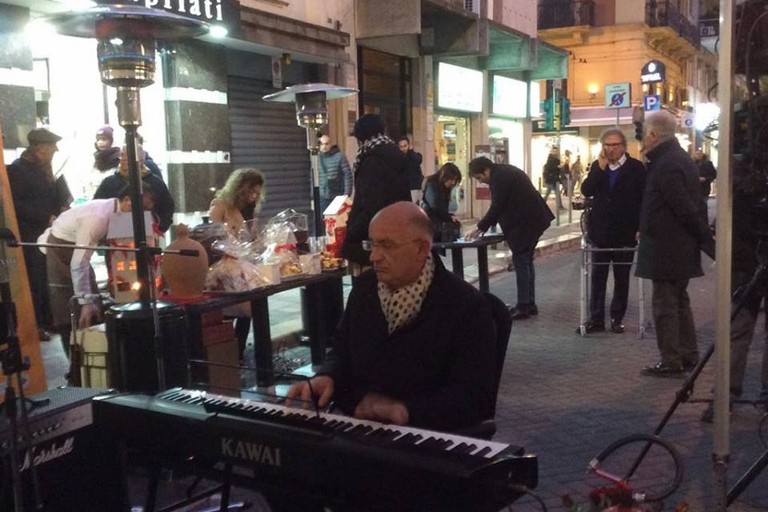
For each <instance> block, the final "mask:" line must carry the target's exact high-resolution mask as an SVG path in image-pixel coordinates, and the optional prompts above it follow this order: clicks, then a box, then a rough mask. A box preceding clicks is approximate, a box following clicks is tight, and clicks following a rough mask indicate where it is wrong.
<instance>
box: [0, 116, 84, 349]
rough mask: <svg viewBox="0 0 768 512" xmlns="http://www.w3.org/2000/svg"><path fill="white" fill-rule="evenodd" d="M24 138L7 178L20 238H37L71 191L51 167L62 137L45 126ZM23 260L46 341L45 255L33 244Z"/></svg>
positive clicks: (66, 202)
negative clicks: (25, 146)
mask: <svg viewBox="0 0 768 512" xmlns="http://www.w3.org/2000/svg"><path fill="white" fill-rule="evenodd" d="M27 140H28V141H29V147H28V148H27V149H25V150H24V152H23V153H22V154H21V157H19V158H17V159H16V160H15V161H14V162H13V163H12V164H11V165H9V166H8V181H9V183H10V186H11V196H12V197H13V205H14V208H15V210H16V219H17V221H18V224H19V236H20V239H21V241H22V242H37V238H38V237H39V236H40V235H41V234H42V233H43V231H45V230H46V228H48V226H50V225H51V223H52V222H53V220H54V219H55V218H56V217H57V216H58V215H59V214H60V213H61V212H63V211H64V210H66V209H68V208H69V203H70V202H71V201H72V195H71V194H70V192H69V187H68V186H67V181H66V179H65V178H64V177H63V176H59V177H58V178H56V177H55V176H54V174H53V168H52V167H51V162H52V160H53V155H54V153H56V151H58V149H59V148H58V146H57V145H56V143H57V142H58V141H60V140H61V137H59V136H58V135H56V134H55V133H53V132H51V131H49V130H47V129H45V128H35V129H34V130H31V131H30V132H29V133H28V134H27ZM24 261H25V262H26V264H27V275H28V276H29V287H30V290H31V292H32V301H33V303H34V305H35V315H36V316H37V325H38V328H39V330H40V337H41V339H42V340H45V341H47V340H49V339H50V335H49V334H48V333H47V332H46V331H45V330H46V329H48V328H49V327H50V323H51V311H50V303H49V299H48V280H47V278H46V266H45V256H44V255H43V253H41V252H40V250H38V249H37V248H36V247H24Z"/></svg>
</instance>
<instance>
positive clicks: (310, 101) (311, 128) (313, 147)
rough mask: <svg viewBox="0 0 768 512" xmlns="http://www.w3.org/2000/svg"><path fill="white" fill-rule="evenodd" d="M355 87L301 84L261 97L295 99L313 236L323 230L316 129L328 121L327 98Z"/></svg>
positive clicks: (340, 96)
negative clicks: (308, 172) (308, 174)
mask: <svg viewBox="0 0 768 512" xmlns="http://www.w3.org/2000/svg"><path fill="white" fill-rule="evenodd" d="M356 92H357V89H354V88H351V87H340V86H338V85H333V84H301V85H293V86H291V87H287V88H286V89H285V90H282V91H280V92H276V93H273V94H267V95H266V96H264V97H263V98H262V99H263V100H264V101H276V102H282V103H290V102H295V103H296V122H297V123H298V124H299V126H302V127H304V128H305V129H306V130H307V149H308V150H309V158H310V161H311V165H312V210H313V212H314V218H315V236H320V233H323V232H324V231H325V224H324V223H323V212H321V211H320V183H319V175H318V174H319V167H318V163H317V158H318V157H317V153H318V151H319V149H320V144H319V141H318V132H319V131H320V130H321V129H322V127H323V126H325V125H327V124H328V105H327V101H328V100H335V99H340V98H345V97H347V96H350V95H352V94H355V93H356Z"/></svg>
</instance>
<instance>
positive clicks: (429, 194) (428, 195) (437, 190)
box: [421, 174, 452, 222]
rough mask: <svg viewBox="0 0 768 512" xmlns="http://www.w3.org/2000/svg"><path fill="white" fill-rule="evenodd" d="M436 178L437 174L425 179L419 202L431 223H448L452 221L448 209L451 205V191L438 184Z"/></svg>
mask: <svg viewBox="0 0 768 512" xmlns="http://www.w3.org/2000/svg"><path fill="white" fill-rule="evenodd" d="M438 176H439V174H433V175H432V176H430V177H429V178H427V182H426V184H425V185H424V197H423V198H422V200H421V203H422V207H423V208H424V211H425V212H426V213H427V215H428V216H429V218H430V219H432V221H433V222H436V221H443V222H450V221H451V220H452V219H451V214H450V212H449V211H448V208H449V206H450V204H451V191H450V190H448V189H446V188H445V187H444V186H443V185H442V184H440V180H439V179H438Z"/></svg>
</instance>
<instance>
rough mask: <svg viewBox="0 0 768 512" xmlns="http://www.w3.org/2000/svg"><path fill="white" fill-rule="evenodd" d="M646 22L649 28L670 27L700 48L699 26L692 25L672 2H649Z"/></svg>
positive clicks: (650, 0) (647, 2)
mask: <svg viewBox="0 0 768 512" xmlns="http://www.w3.org/2000/svg"><path fill="white" fill-rule="evenodd" d="M645 22H646V23H647V24H648V26H649V27H669V28H671V29H672V30H674V31H675V32H676V33H677V34H678V35H679V36H680V37H682V38H683V39H685V40H686V41H688V42H690V43H691V44H692V45H694V46H697V47H698V46H699V43H700V41H701V36H700V34H699V28H698V26H697V25H694V24H693V23H691V22H690V21H689V20H688V18H686V17H685V16H684V15H683V13H682V12H680V9H678V8H677V7H675V6H674V5H673V4H672V2H671V1H670V0H647V1H646V3H645Z"/></svg>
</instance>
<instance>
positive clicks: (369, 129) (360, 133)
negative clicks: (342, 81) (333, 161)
mask: <svg viewBox="0 0 768 512" xmlns="http://www.w3.org/2000/svg"><path fill="white" fill-rule="evenodd" d="M385 131H386V125H385V124H384V119H383V118H382V117H381V116H379V115H377V114H365V115H363V116H362V117H360V119H358V120H357V122H356V123H355V130H354V133H355V138H356V139H357V141H358V143H359V144H360V148H359V149H358V150H357V156H356V158H355V163H354V164H353V167H354V175H355V195H354V197H353V199H352V210H350V212H349V219H348V220H347V233H346V235H345V237H344V243H343V245H342V247H341V255H342V256H344V257H345V258H346V259H348V260H349V261H350V262H352V263H353V264H355V268H353V269H352V271H353V273H356V272H358V271H359V270H360V269H361V268H362V267H367V266H370V264H371V262H370V259H369V253H368V252H366V251H365V250H363V248H362V243H363V241H365V240H367V239H368V224H369V223H370V222H371V219H373V216H374V215H376V213H378V211H379V210H381V209H382V208H384V207H385V206H388V205H390V204H392V203H396V202H398V201H410V200H411V192H410V190H409V189H408V180H407V178H406V176H405V155H403V153H401V152H400V150H398V149H397V145H396V144H395V143H394V141H393V140H392V139H390V138H389V137H388V136H387V135H385Z"/></svg>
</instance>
